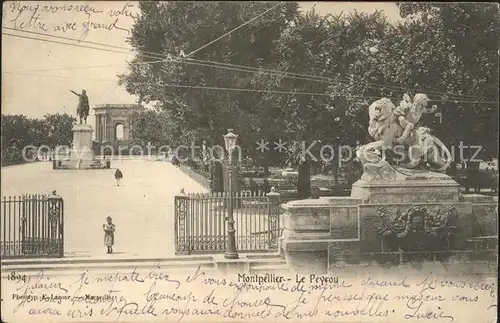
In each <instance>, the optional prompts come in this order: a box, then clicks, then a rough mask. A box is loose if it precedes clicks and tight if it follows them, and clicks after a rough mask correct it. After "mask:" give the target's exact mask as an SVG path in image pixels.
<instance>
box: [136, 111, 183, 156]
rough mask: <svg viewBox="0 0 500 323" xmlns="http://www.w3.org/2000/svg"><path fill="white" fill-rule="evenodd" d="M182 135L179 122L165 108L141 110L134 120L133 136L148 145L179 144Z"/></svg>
mask: <svg viewBox="0 0 500 323" xmlns="http://www.w3.org/2000/svg"><path fill="white" fill-rule="evenodd" d="M179 135H180V128H179V123H178V122H177V120H176V119H175V118H174V117H172V116H171V115H170V113H169V112H168V111H164V110H146V109H145V110H141V111H139V112H136V113H135V115H134V117H133V122H132V138H134V139H136V140H138V141H140V142H141V144H142V145H144V146H146V145H147V144H148V143H151V145H153V146H156V147H161V146H164V145H171V146H173V145H177V144H179V143H178V141H177V138H178V136H179Z"/></svg>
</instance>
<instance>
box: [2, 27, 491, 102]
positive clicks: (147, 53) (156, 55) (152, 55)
mask: <svg viewBox="0 0 500 323" xmlns="http://www.w3.org/2000/svg"><path fill="white" fill-rule="evenodd" d="M3 28H4V29H8V30H16V31H21V32H26V33H32V34H36V35H42V36H47V37H54V38H58V39H66V40H70V41H76V42H84V43H89V44H94V45H98V46H104V47H111V48H116V49H123V50H126V51H127V52H117V51H112V52H115V53H122V54H131V53H130V52H133V49H130V48H126V47H121V46H116V45H108V44H104V43H98V42H90V41H84V40H79V39H75V38H69V37H63V36H56V35H50V34H46V33H40V32H32V31H28V30H18V29H14V28H10V27H3ZM3 34H6V35H9V36H16V35H12V34H8V33H3ZM19 37H22V38H28V39H35V40H37V39H36V38H31V37H25V36H19ZM45 41H49V40H45ZM49 42H53V41H49ZM55 43H60V42H55ZM67 45H72V46H77V47H84V48H89V47H87V46H82V45H79V44H67ZM92 49H98V50H105V49H102V48H92ZM138 52H139V53H140V54H141V55H142V56H144V57H147V58H155V59H158V58H160V57H164V58H166V59H167V60H168V59H171V60H176V61H178V60H179V58H173V57H172V55H169V54H168V55H165V54H159V53H155V52H150V51H143V50H138ZM189 60H193V61H199V62H208V63H212V64H214V66H213V67H214V68H216V67H217V65H223V66H231V67H237V68H242V69H248V70H249V71H248V73H250V72H251V71H261V72H262V71H265V72H269V73H275V74H278V75H284V77H287V78H293V77H292V76H299V77H307V78H310V80H313V78H314V79H318V80H324V81H327V82H328V81H329V82H337V83H338V82H344V83H345V82H349V81H348V80H346V79H340V78H338V79H333V78H328V77H322V76H316V75H310V74H301V73H292V72H284V71H276V70H270V69H263V68H256V67H252V66H245V65H237V64H229V63H221V62H215V61H203V60H195V59H189ZM158 62H159V61H151V62H143V63H144V64H153V63H158ZM367 84H368V85H373V86H372V87H369V88H373V89H376V88H382V89H383V88H388V89H389V90H390V88H393V89H394V90H413V91H415V90H416V89H414V88H411V87H404V86H401V85H387V84H377V83H371V82H367ZM417 91H418V90H417ZM420 91H426V92H427V93H434V94H437V95H441V96H448V97H450V98H454V99H462V98H463V99H467V100H482V99H483V98H479V97H476V96H468V95H453V94H449V93H446V92H439V91H433V90H427V89H423V88H421V89H420Z"/></svg>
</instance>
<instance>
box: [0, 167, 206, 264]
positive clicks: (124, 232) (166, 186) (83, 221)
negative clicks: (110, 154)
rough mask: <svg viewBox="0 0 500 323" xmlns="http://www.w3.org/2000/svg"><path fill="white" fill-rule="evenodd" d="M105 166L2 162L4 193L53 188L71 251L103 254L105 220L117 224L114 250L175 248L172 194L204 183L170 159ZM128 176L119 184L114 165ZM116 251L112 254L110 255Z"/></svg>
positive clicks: (165, 252) (164, 251)
mask: <svg viewBox="0 0 500 323" xmlns="http://www.w3.org/2000/svg"><path fill="white" fill-rule="evenodd" d="M111 167H112V168H111V169H106V170H80V171H78V170H53V169H52V164H51V163H50V162H41V163H35V164H29V165H16V166H9V167H2V171H1V175H2V179H1V181H2V192H1V195H2V196H9V195H12V196H14V195H21V194H26V193H49V192H51V191H53V190H56V191H57V194H58V195H60V196H62V197H63V198H64V210H65V218H64V221H65V233H64V238H65V243H64V245H65V252H66V255H67V256H95V255H103V254H105V252H106V248H105V247H104V246H103V238H104V233H103V231H102V224H103V223H104V222H105V219H106V217H107V216H108V215H109V216H111V217H112V218H113V222H114V223H115V224H116V234H115V247H114V251H115V254H116V255H127V256H128V255H130V256H141V257H146V256H154V257H168V256H172V255H173V253H174V217H173V215H174V209H173V200H174V196H175V195H176V194H178V193H179V192H180V190H181V188H184V189H185V191H186V193H187V192H194V193H199V192H204V191H205V189H204V188H203V187H202V186H201V185H199V184H198V183H196V182H195V181H193V180H192V179H190V178H189V177H188V176H187V175H185V174H184V173H182V172H181V171H179V170H178V169H177V168H176V167H174V166H172V165H171V164H170V163H166V162H161V161H150V160H137V159H136V160H121V161H119V160H113V161H112V164H111ZM117 167H118V168H120V169H121V170H122V172H123V175H124V178H123V180H122V183H121V184H120V186H119V187H117V186H116V183H115V181H114V172H115V168H117ZM111 256H114V255H111Z"/></svg>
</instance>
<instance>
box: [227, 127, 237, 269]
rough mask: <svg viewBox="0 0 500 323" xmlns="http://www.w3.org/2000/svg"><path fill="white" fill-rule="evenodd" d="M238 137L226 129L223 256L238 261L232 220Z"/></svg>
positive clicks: (231, 130)
mask: <svg viewBox="0 0 500 323" xmlns="http://www.w3.org/2000/svg"><path fill="white" fill-rule="evenodd" d="M237 139H238V135H235V134H234V133H233V129H228V130H227V134H226V135H224V144H225V145H226V150H227V152H228V154H229V156H228V157H229V167H228V173H229V184H228V189H229V206H228V228H227V235H228V240H227V247H226V254H225V255H224V257H225V258H227V259H238V252H237V251H236V238H235V230H234V218H233V191H232V184H233V151H234V149H235V148H236V140H237Z"/></svg>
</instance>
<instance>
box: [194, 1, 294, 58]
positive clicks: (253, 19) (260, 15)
mask: <svg viewBox="0 0 500 323" xmlns="http://www.w3.org/2000/svg"><path fill="white" fill-rule="evenodd" d="M283 4H284V3H282V2H280V3H278V4H277V5H275V6H273V7H271V8H269V9H267V10H266V11H264V12H262V13H261V14H259V15H257V16H256V17H254V18H252V19H250V20H248V21H246V22H245V23H243V24H242V25H240V26H238V27H236V28H234V29H232V30H230V31H229V32H227V33H225V34H224V35H222V36H220V37H218V38H216V39H214V40H212V41H211V42H209V43H208V44H206V45H203V46H201V47H200V48H198V49H196V50H193V51H192V52H190V53H189V54H187V55H186V57H189V56H191V55H193V54H195V53H197V52H199V51H200V50H202V49H204V48H206V47H208V46H210V45H212V44H213V43H215V42H217V41H218V40H220V39H222V38H224V37H226V36H228V35H230V34H231V33H233V32H235V31H236V30H238V29H240V28H242V27H244V26H246V25H248V24H249V23H251V22H252V21H255V20H257V19H258V18H260V17H262V16H264V15H265V14H266V13H268V12H269V11H271V10H273V9H275V8H277V7H278V6H281V5H283Z"/></svg>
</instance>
